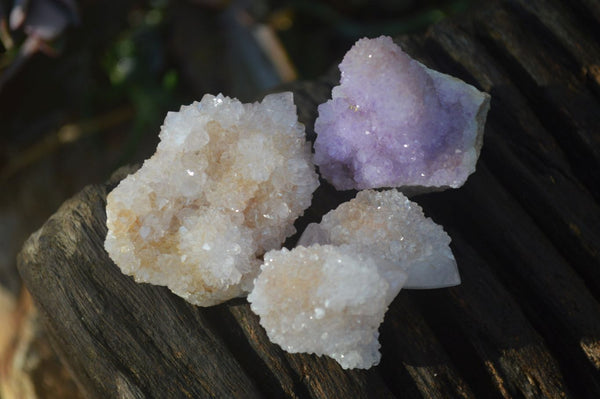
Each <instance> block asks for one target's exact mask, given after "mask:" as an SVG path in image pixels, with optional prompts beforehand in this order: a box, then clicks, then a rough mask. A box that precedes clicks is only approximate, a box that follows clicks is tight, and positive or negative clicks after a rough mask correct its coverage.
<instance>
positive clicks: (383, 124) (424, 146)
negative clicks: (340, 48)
mask: <svg viewBox="0 0 600 399" xmlns="http://www.w3.org/2000/svg"><path fill="white" fill-rule="evenodd" d="M339 67H340V70H341V72H342V77H341V84H340V85H339V86H336V87H334V88H333V91H332V99H331V100H329V101H327V102H326V103H324V104H321V105H320V106H319V117H318V118H317V120H316V123H315V131H316V132H317V139H316V141H315V163H316V164H317V165H318V166H319V169H320V172H321V174H322V175H323V176H324V177H325V178H326V179H327V180H328V181H329V182H330V183H332V184H333V185H334V186H335V188H337V189H338V190H347V189H367V188H376V187H402V189H403V190H406V191H409V192H415V191H417V192H423V191H433V190H439V189H443V188H448V187H453V188H456V187H460V186H461V185H462V184H463V183H464V182H465V180H466V179H467V177H468V176H469V175H470V174H471V173H472V172H473V171H474V170H475V163H476V162H477V158H478V156H479V151H480V149H481V145H482V136H483V127H484V124H485V118H486V114H487V111H488V109H489V100H490V97H489V95H488V94H486V93H482V92H480V91H478V90H477V89H476V88H474V87H472V86H470V85H468V84H466V83H464V82H462V81H461V80H458V79H456V78H454V77H451V76H448V75H444V74H442V73H439V72H436V71H433V70H431V69H428V68H426V67H425V66H424V65H422V64H420V63H419V62H417V61H415V60H413V59H411V58H410V57H409V56H408V55H407V54H406V53H404V52H403V51H402V50H401V49H400V47H398V46H397V45H396V44H394V43H393V41H392V39H390V38H389V37H385V36H382V37H379V38H377V39H361V40H359V41H358V42H356V44H355V45H354V47H352V48H351V49H350V51H348V53H346V55H345V57H344V59H343V61H342V63H341V64H340V66H339Z"/></svg>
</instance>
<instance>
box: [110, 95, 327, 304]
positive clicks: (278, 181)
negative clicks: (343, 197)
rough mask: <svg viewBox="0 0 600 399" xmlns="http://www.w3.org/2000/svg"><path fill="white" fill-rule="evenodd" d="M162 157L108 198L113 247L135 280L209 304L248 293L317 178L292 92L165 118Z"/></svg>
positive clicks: (208, 101) (207, 100)
mask: <svg viewBox="0 0 600 399" xmlns="http://www.w3.org/2000/svg"><path fill="white" fill-rule="evenodd" d="M160 139H161V141H160V143H159V145H158V148H157V151H156V153H155V154H154V155H153V156H152V157H151V158H150V159H148V160H147V161H146V162H145V163H144V165H143V166H142V168H141V169H140V170H139V171H138V172H136V173H135V174H133V175H130V176H128V177H127V178H126V179H124V180H123V181H122V182H121V183H120V184H119V186H118V187H117V188H115V190H113V191H112V192H111V193H110V194H109V195H108V199H107V225H108V229H109V231H108V235H107V238H106V242H105V248H106V250H107V251H108V253H109V255H110V256H111V258H112V259H113V260H114V261H115V263H116V264H117V265H118V266H119V267H120V268H121V270H122V271H123V272H124V273H126V274H129V275H132V276H133V277H134V278H135V279H136V281H139V282H149V283H152V284H158V285H166V286H168V287H169V288H170V289H171V290H172V291H173V292H175V293H176V294H178V295H180V296H182V297H183V298H185V299H186V300H188V301H190V302H191V303H194V304H197V305H202V306H209V305H213V304H217V303H220V302H223V301H225V300H228V299H231V298H233V297H236V296H240V295H243V294H244V293H247V292H248V291H249V290H250V289H251V287H252V281H253V278H254V277H255V276H256V274H257V273H258V268H259V265H260V263H261V262H260V260H259V259H258V258H257V257H260V256H261V255H262V254H263V253H264V252H265V251H268V250H270V249H273V248H279V247H280V246H281V244H282V242H283V241H284V240H285V238H286V237H288V236H289V235H291V234H293V233H294V231H295V230H294V227H293V223H294V221H295V219H296V218H297V217H298V216H299V215H301V214H302V213H303V211H304V210H305V209H306V208H307V207H308V206H309V205H310V203H311V199H312V192H313V191H314V190H315V189H316V187H317V186H318V178H317V175H316V173H315V171H314V166H313V164H312V160H311V153H310V147H309V145H308V144H307V143H306V140H305V133H304V126H302V125H301V124H300V123H298V121H297V116H296V108H295V106H294V103H293V99H292V94H291V93H281V94H274V95H270V96H267V97H265V99H264V100H263V101H262V102H261V103H254V104H242V103H240V102H239V101H237V100H235V99H230V98H228V97H223V96H222V95H219V96H216V97H215V96H212V95H206V96H204V97H203V99H202V101H201V102H199V103H194V104H192V105H190V106H183V107H182V108H181V110H180V111H179V112H171V113H169V114H168V115H167V117H166V119H165V122H164V126H163V128H162V130H161V133H160Z"/></svg>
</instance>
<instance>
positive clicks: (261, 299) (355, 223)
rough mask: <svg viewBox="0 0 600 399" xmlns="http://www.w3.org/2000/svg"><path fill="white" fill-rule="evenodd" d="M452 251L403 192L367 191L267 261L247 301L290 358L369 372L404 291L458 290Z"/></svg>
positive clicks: (439, 230) (446, 238)
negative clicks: (307, 356) (319, 358)
mask: <svg viewBox="0 0 600 399" xmlns="http://www.w3.org/2000/svg"><path fill="white" fill-rule="evenodd" d="M449 244H450V237H449V236H448V235H447V234H446V233H445V232H444V230H443V229H442V227H441V226H439V225H437V224H435V223H434V222H433V221H432V220H431V219H428V218H426V217H425V216H424V215H423V211H422V209H421V207H419V206H418V205H417V204H416V203H414V202H411V201H410V200H409V199H408V198H406V197H405V196H404V195H403V194H402V193H400V192H399V191H397V190H389V191H383V192H377V191H372V190H366V191H361V192H359V193H358V195H357V196H356V198H355V199H353V200H351V201H349V202H346V203H344V204H342V205H340V206H339V207H338V208H337V209H335V210H333V211H331V212H329V213H328V214H326V215H325V216H324V217H323V220H322V221H321V223H320V224H312V225H309V227H308V228H307V230H306V231H305V233H304V234H303V236H302V238H301V240H300V242H299V246H297V247H296V248H295V249H293V250H291V251H289V250H287V249H282V250H279V251H278V250H273V251H270V252H268V253H267V254H265V263H264V264H263V265H262V266H261V273H260V275H259V276H258V277H257V278H256V280H255V287H254V290H253V291H252V292H251V293H250V295H249V296H248V301H249V302H250V303H251V307H252V310H253V311H254V312H255V313H256V314H258V315H259V316H260V322H261V324H262V325H263V327H265V330H266V331H267V334H268V336H269V338H270V339H271V341H273V342H275V343H277V344H279V345H281V346H282V347H283V348H284V349H286V350H287V351H288V352H310V353H316V354H319V355H321V354H325V355H328V356H330V357H332V358H334V359H335V360H337V361H338V362H339V363H340V364H341V366H342V367H344V368H369V367H371V366H372V365H375V364H377V363H379V359H380V353H379V342H378V340H377V339H378V335H379V333H378V328H379V325H380V324H381V322H382V321H383V317H384V314H385V312H386V310H387V307H388V305H389V304H390V303H391V302H392V300H393V299H394V297H395V296H396V295H397V294H398V292H399V291H400V289H401V288H402V287H403V286H404V287H406V288H434V287H447V286H452V285H456V284H459V283H460V277H459V275H458V271H457V269H456V262H455V260H454V256H453V255H452V252H451V250H450V247H449Z"/></svg>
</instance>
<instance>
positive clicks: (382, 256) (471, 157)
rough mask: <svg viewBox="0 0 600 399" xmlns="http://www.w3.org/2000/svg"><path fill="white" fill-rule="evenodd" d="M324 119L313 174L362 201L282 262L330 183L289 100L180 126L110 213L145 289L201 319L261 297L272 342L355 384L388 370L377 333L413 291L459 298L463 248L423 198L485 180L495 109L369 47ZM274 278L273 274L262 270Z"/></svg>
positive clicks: (391, 47) (462, 86)
mask: <svg viewBox="0 0 600 399" xmlns="http://www.w3.org/2000/svg"><path fill="white" fill-rule="evenodd" d="M340 70H341V71H342V78H341V84H340V85H339V86H336V87H335V88H334V89H333V92H332V99H331V100H329V101H327V102H326V103H325V104H322V105H320V106H319V117H318V119H317V121H316V124H315V130H316V132H317V134H318V136H317V139H316V142H315V145H314V148H315V156H314V161H315V163H316V164H317V165H318V166H319V169H320V171H321V173H322V175H323V176H324V177H325V178H326V179H327V180H329V181H330V182H331V183H332V184H333V185H334V186H335V187H336V188H337V189H342V190H346V189H361V190H364V191H360V192H359V193H358V194H357V196H356V198H354V199H353V200H351V201H348V202H346V203H344V204H341V205H340V206H339V207H338V208H337V209H335V210H333V211H331V212H329V213H327V214H326V215H324V216H323V218H322V221H321V222H320V223H318V224H316V223H312V224H310V225H309V226H308V227H307V228H306V230H305V231H304V233H303V235H302V236H301V238H300V240H299V242H298V246H297V247H296V248H294V249H291V250H289V249H286V248H283V249H281V245H282V243H283V241H284V240H285V238H286V237H288V236H290V235H291V234H292V233H294V232H295V230H294V227H293V223H294V221H295V220H296V218H297V217H298V216H300V215H301V214H302V213H303V212H304V210H305V209H306V208H308V207H309V205H310V203H311V199H312V193H313V191H314V190H315V189H316V187H317V186H318V184H319V183H318V178H317V175H316V173H315V171H314V166H313V164H312V159H311V158H312V154H311V151H310V146H309V145H308V144H307V143H306V140H305V135H304V127H303V126H302V125H301V124H300V123H298V120H297V116H296V108H295V106H294V103H293V99H292V94H291V93H281V94H273V95H270V96H267V97H265V98H264V100H263V101H262V102H261V103H254V104H242V103H240V102H239V101H237V100H235V99H230V98H227V97H223V96H222V95H218V96H216V97H215V96H212V95H206V96H204V98H203V99H202V101H201V102H199V103H194V104H192V105H190V106H184V107H182V108H181V110H180V111H179V112H176V113H169V114H168V115H167V118H166V119H165V123H164V126H163V128H162V130H161V133H160V139H161V141H160V143H159V145H158V148H157V151H156V153H155V154H154V156H152V157H151V158H150V159H148V160H147V161H146V162H145V163H144V165H143V166H142V168H141V169H140V170H139V171H138V172H137V173H135V174H133V175H130V176H128V177H127V178H126V179H124V180H123V181H122V182H121V183H120V184H119V185H118V186H117V187H116V188H115V189H114V190H113V191H112V192H111V193H110V194H109V195H108V199H107V225H108V235H107V237H106V242H105V247H106V250H107V251H108V253H109V255H110V256H111V258H112V259H113V260H114V261H115V263H116V264H117V265H118V266H119V267H120V268H121V270H122V271H123V272H124V273H126V274H129V275H132V276H134V278H135V279H136V281H139V282H149V283H153V284H158V285H166V286H168V287H169V288H170V289H171V290H172V291H173V292H175V293H176V294H178V295H180V296H182V297H183V298H185V299H186V300H188V301H189V302H191V303H193V304H197V305H201V306H210V305H214V304H218V303H221V302H223V301H226V300H228V299H230V298H233V297H236V296H241V295H244V294H247V293H249V295H248V301H249V302H250V304H251V308H252V310H253V311H254V312H255V313H256V314H258V315H259V316H260V323H261V325H262V326H263V327H264V328H265V330H266V332H267V335H268V336H269V338H270V339H271V341H272V342H274V343H277V344H279V345H280V346H281V347H282V348H283V349H285V350H287V351H288V352H293V353H295V352H309V353H315V354H318V355H327V356H330V357H332V358H333V359H335V360H336V361H337V362H338V363H340V365H341V366H342V367H343V368H369V367H371V366H373V365H375V364H377V363H379V359H380V357H381V354H380V353H379V347H380V345H379V342H378V336H379V332H378V329H379V325H380V324H381V322H382V321H383V318H384V315H385V312H386V310H387V308H388V306H389V305H390V303H391V302H392V300H393V299H394V297H395V296H396V295H397V294H398V292H399V291H400V290H401V289H402V288H439V287H448V286H453V285H457V284H460V277H459V274H458V270H457V268H456V262H455V260H454V256H453V255H452V251H451V250H450V247H449V244H450V237H449V236H448V235H447V234H446V233H445V232H444V230H443V229H442V227H441V226H439V225H437V224H435V223H434V222H433V221H432V220H431V219H429V218H426V217H425V215H424V214H423V211H422V209H421V207H420V206H419V205H417V204H416V203H414V202H412V201H410V200H409V199H408V198H407V197H406V196H405V195H404V194H403V193H402V192H400V191H398V190H396V189H390V190H387V191H374V190H370V189H371V188H379V187H399V188H400V189H401V190H402V191H404V192H405V193H406V192H410V193H414V192H419V191H420V192H423V191H433V190H438V189H443V188H448V187H459V186H461V185H462V184H463V183H464V182H465V180H466V179H467V177H468V176H469V174H471V173H472V172H473V171H474V170H475V163H476V161H477V158H478V156H479V151H480V149H481V145H482V134H483V126H484V123H485V117H486V114H487V111H488V108H489V99H490V97H489V95H487V94H485V93H481V92H479V91H478V90H477V89H475V88H474V87H472V86H469V85H467V84H466V83H464V82H462V81H460V80H458V79H455V78H453V77H450V76H447V75H443V74H441V73H438V72H435V71H432V70H430V69H427V68H426V67H425V66H423V65H422V64H420V63H418V62H416V61H414V60H412V59H411V58H410V57H409V56H408V55H406V54H405V53H404V52H402V50H401V49H400V48H399V47H398V46H396V45H395V44H394V43H393V42H392V40H391V39H390V38H388V37H380V38H378V39H373V40H369V39H361V40H359V41H358V42H357V43H356V44H355V45H354V47H353V48H352V49H351V50H350V51H349V52H348V53H347V54H346V56H345V57H344V60H343V62H342V63H341V64H340ZM261 263H262V265H261Z"/></svg>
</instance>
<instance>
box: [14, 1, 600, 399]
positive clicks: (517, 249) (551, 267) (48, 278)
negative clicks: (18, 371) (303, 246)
mask: <svg viewBox="0 0 600 399" xmlns="http://www.w3.org/2000/svg"><path fill="white" fill-rule="evenodd" d="M598 18H600V8H599V7H598V6H597V4H596V3H595V2H592V1H588V0H577V1H573V2H570V4H568V5H566V4H563V3H560V2H558V1H554V0H535V1H525V0H505V1H491V2H489V3H487V4H486V5H484V6H482V7H481V8H480V9H478V10H476V11H475V12H473V13H472V14H470V15H469V16H467V17H464V18H462V19H455V20H446V21H443V22H442V23H440V24H438V25H436V26H434V27H433V28H432V29H430V30H429V31H428V33H427V34H425V35H422V36H410V37H402V38H398V41H399V43H401V44H402V45H403V47H404V48H405V50H407V51H408V52H409V53H410V54H411V55H413V56H414V57H416V58H417V59H419V60H421V61H422V62H424V63H425V64H427V65H428V66H429V67H433V68H435V69H438V70H440V71H442V72H446V73H451V74H453V75H456V76H458V77H460V78H462V79H463V80H465V81H467V82H469V83H471V84H473V85H475V86H477V87H479V88H480V89H483V90H486V91H488V92H490V93H491V94H492V108H491V111H490V114H489V118H488V124H487V126H486V133H485V145H484V149H483V152H482V159H481V162H480V164H479V167H478V171H477V172H476V173H475V174H474V175H473V176H472V177H471V178H470V179H469V181H468V182H467V184H466V185H465V187H463V188H461V189H459V190H454V191H447V192H443V193H434V194H428V195H425V196H420V197H418V198H416V200H417V201H418V202H419V203H421V204H422V205H423V207H424V209H425V211H426V213H427V214H428V215H429V216H432V217H433V219H434V220H436V221H437V222H440V223H443V224H444V226H445V227H446V229H447V231H448V232H449V234H450V235H451V237H452V238H453V244H452V245H453V250H454V253H455V255H456V258H457V261H458V264H459V268H460V270H461V274H462V277H463V284H462V285H461V286H458V287H454V288H450V289H443V290H429V291H402V292H401V293H400V295H398V297H397V298H396V299H395V301H394V302H393V303H392V305H391V306H390V310H389V311H388V313H387V315H386V319H385V322H384V324H383V325H382V327H381V329H380V332H381V341H382V353H383V358H382V362H381V364H380V365H379V366H377V367H375V368H373V369H371V370H367V371H359V370H352V371H344V370H343V369H341V368H340V367H339V366H338V365H337V363H335V362H334V361H333V360H331V359H328V358H318V357H316V356H314V355H305V354H288V353H286V352H284V351H283V350H282V349H281V348H279V347H278V346H276V345H274V344H272V343H270V342H269V340H268V338H267V336H266V333H265V331H264V330H263V329H262V327H261V326H260V324H259V323H258V318H257V316H256V315H254V314H253V313H252V312H251V310H250V308H249V306H248V304H247V302H246V301H245V300H244V299H239V300H234V301H230V302H228V303H225V304H222V305H219V306H216V307H212V308H199V307H194V306H191V305H189V304H187V303H186V302H185V301H183V300H182V299H180V298H178V297H176V296H175V295H173V294H172V293H170V292H169V291H168V290H167V289H165V288H164V287H157V286H150V285H144V284H136V283H135V282H134V281H133V279H132V278H130V277H127V276H125V275H123V274H121V273H120V271H119V269H118V268H117V267H116V266H115V265H114V264H113V263H112V262H111V260H110V259H109V258H108V255H107V254H106V253H105V251H104V249H103V241H104V237H105V235H106V227H105V221H106V215H105V210H104V208H105V205H106V204H105V199H106V194H107V193H108V192H109V190H111V189H112V188H113V187H114V185H115V184H116V182H117V181H118V179H119V178H120V177H122V175H121V176H115V179H113V180H112V181H110V182H107V183H106V184H104V185H95V186H90V187H87V188H86V189H84V190H83V191H82V192H81V193H79V194H78V195H77V196H75V197H74V198H73V199H71V200H70V201H67V202H66V203H65V204H64V205H63V207H62V208H61V209H60V210H59V211H58V212H57V213H56V214H55V215H54V216H53V217H51V218H50V219H49V220H48V222H47V223H46V224H45V225H44V226H43V227H42V229H40V230H39V231H38V232H36V233H35V234H34V235H32V237H31V238H30V239H29V241H28V242H27V243H26V245H25V246H24V248H23V251H22V253H21V255H20V257H19V270H20V272H21V274H22V276H23V279H24V281H25V283H26V285H27V287H28V288H29V290H30V291H31V293H32V296H33V298H34V300H35V302H36V304H37V306H38V307H39V310H40V314H41V315H42V317H43V318H44V321H45V325H46V328H47V330H48V332H49V334H50V335H51V337H52V340H53V341H54V343H55V347H56V350H57V351H58V353H59V354H60V356H61V358H62V359H63V361H64V362H65V363H66V364H67V365H68V367H69V368H70V370H71V372H72V373H73V375H74V377H75V378H76V380H77V381H78V382H79V384H80V385H81V388H82V389H83V390H84V391H85V392H86V393H87V394H88V395H89V396H90V397H98V398H105V397H133V398H140V397H161V398H162V397H227V398H229V397H244V398H247V397H273V398H279V397H289V398H332V397H341V398H345V397H352V398H371V397H377V398H379V397H382V398H385V397H408V398H419V397H426V398H448V397H456V398H473V397H485V398H511V397H526V398H566V397H578V398H579V397H581V398H587V397H589V398H596V397H600V304H599V302H598V301H599V299H600V204H599V203H598V201H599V199H600V185H599V184H598V183H599V181H600V174H599V170H600V169H599V168H598V167H599V166H600V155H599V154H600V152H599V151H600V90H599V88H600V83H599V82H600V69H599V67H598V64H597V63H598V62H599V61H600V46H599V45H598V41H597V39H598V37H599V36H600V29H598V26H600V25H598V24H599V23H600V20H599V19H598ZM594 23H595V24H596V25H594ZM336 79H337V77H336V75H335V73H334V72H332V74H331V75H330V76H328V77H326V78H324V79H321V80H317V81H313V82H304V83H294V84H291V85H289V86H288V87H286V88H285V89H288V90H292V91H293V92H294V94H295V101H296V104H297V106H298V113H299V118H300V120H301V121H302V122H303V123H305V125H306V127H307V137H308V138H309V139H311V140H312V139H314V137H315V135H314V131H313V124H314V120H315V118H316V116H317V105H318V104H320V103H322V102H324V101H325V100H326V99H327V98H328V96H329V95H330V90H331V87H332V85H333V84H335V81H336ZM382 95H384V93H382ZM352 195H353V193H348V192H346V193H336V192H335V191H334V190H333V189H332V188H331V186H329V185H327V184H323V185H322V186H321V187H320V188H319V189H318V191H317V192H316V193H315V198H314V204H313V206H312V207H311V209H310V210H309V211H308V212H307V214H306V215H305V217H303V218H302V220H300V221H299V222H298V229H299V230H302V229H303V226H305V225H306V224H307V223H308V222H310V221H318V220H319V218H320V216H321V215H322V214H323V213H325V212H326V211H328V210H329V209H332V208H334V207H335V206H336V205H337V204H338V203H340V202H342V201H344V200H347V199H348V198H349V197H351V196H352ZM291 243H293V239H291V240H290V244H291Z"/></svg>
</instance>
